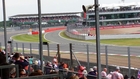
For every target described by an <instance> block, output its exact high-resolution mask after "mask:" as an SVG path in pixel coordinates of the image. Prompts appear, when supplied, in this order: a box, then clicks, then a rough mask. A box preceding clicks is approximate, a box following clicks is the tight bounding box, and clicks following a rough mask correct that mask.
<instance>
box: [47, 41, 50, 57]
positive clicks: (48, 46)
mask: <svg viewBox="0 0 140 79" xmlns="http://www.w3.org/2000/svg"><path fill="white" fill-rule="evenodd" d="M47 49H48V57H49V58H50V47H49V43H48V45H47Z"/></svg>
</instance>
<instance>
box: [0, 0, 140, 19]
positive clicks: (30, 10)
mask: <svg viewBox="0 0 140 79" xmlns="http://www.w3.org/2000/svg"><path fill="white" fill-rule="evenodd" d="M2 1H3V0H0V21H3V5H2ZM37 1H38V0H5V5H6V18H7V20H8V17H10V16H13V15H18V14H37V13H38V8H37ZM120 2H121V0H99V4H114V3H118V4H119V3H120ZM131 2H136V3H138V2H140V1H139V0H133V1H132V0H125V3H131ZM90 4H94V0H41V12H42V13H61V12H81V11H82V8H81V6H82V5H90Z"/></svg>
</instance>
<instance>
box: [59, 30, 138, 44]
mask: <svg viewBox="0 0 140 79" xmlns="http://www.w3.org/2000/svg"><path fill="white" fill-rule="evenodd" d="M60 35H61V36H62V37H64V38H68V39H72V40H78V41H84V42H94V43H95V42H96V40H79V39H74V38H70V37H68V36H67V35H66V34H65V32H64V31H62V32H61V33H60ZM100 43H102V44H112V45H121V46H140V38H132V39H108V40H100Z"/></svg>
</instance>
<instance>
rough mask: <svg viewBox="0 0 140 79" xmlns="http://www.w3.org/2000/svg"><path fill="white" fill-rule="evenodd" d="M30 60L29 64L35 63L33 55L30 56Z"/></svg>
mask: <svg viewBox="0 0 140 79" xmlns="http://www.w3.org/2000/svg"><path fill="white" fill-rule="evenodd" d="M28 60H29V64H31V65H32V64H33V56H31V57H29V59H28Z"/></svg>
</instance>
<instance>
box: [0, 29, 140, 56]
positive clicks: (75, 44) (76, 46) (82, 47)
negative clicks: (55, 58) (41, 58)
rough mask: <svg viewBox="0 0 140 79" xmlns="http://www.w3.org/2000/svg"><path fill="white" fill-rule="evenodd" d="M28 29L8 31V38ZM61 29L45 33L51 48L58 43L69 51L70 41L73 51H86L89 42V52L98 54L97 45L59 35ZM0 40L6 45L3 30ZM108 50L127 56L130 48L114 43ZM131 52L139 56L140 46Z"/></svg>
mask: <svg viewBox="0 0 140 79" xmlns="http://www.w3.org/2000/svg"><path fill="white" fill-rule="evenodd" d="M27 32H28V30H22V31H12V32H8V33H7V40H10V37H11V36H13V35H17V34H22V33H27ZM60 32H61V31H54V32H50V33H47V34H45V38H46V39H47V40H50V41H51V43H50V44H49V47H50V50H54V51H56V50H57V44H60V51H65V52H69V50H70V49H69V43H72V49H73V52H75V53H86V52H87V44H88V45H89V46H88V47H89V52H90V53H94V54H96V45H95V44H94V43H93V44H92V43H86V42H80V41H75V40H69V39H66V38H62V37H60V36H59V33H60ZM0 37H1V39H0V42H1V45H2V46H4V35H3V32H0ZM16 42H17V43H18V48H22V44H23V42H18V41H16ZM13 46H14V47H16V44H15V41H14V43H13ZM105 46H106V45H101V48H100V49H101V50H100V52H101V53H103V54H104V53H105V52H106V51H105ZM24 48H30V43H29V42H26V43H24ZM38 48H39V45H38V43H32V49H38ZM43 49H44V50H46V49H47V47H46V46H43ZM107 49H108V50H107V52H108V54H110V55H114V54H117V55H124V56H127V54H128V52H127V51H128V49H127V47H126V46H113V45H108V47H107ZM130 54H131V55H133V56H139V55H140V47H130Z"/></svg>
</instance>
